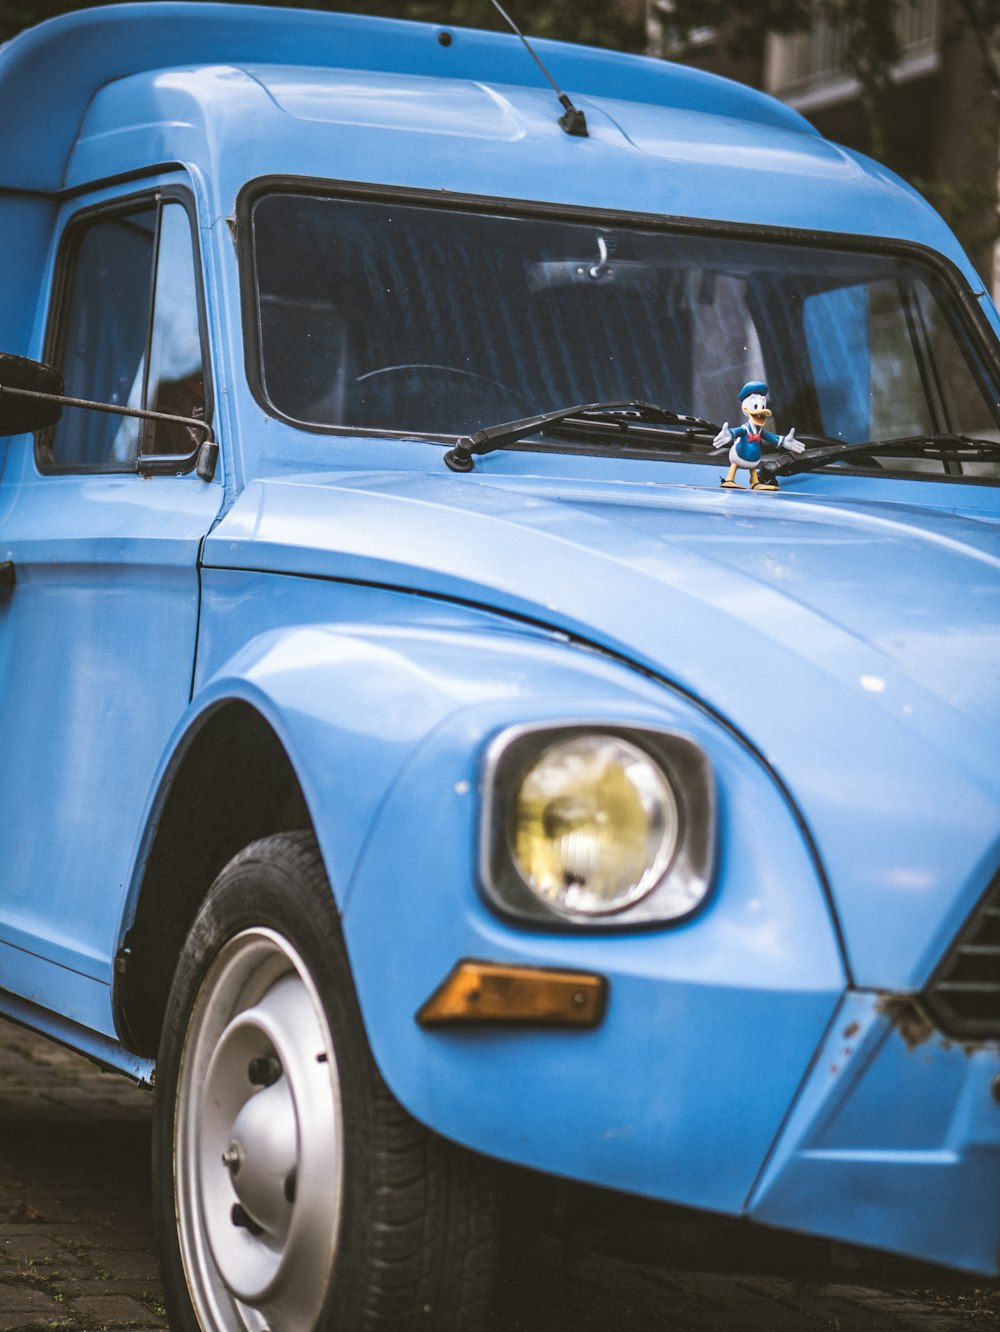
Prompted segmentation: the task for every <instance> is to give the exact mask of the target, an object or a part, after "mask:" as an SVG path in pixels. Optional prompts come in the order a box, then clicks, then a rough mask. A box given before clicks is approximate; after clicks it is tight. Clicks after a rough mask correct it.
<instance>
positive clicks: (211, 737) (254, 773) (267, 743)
mask: <svg viewBox="0 0 1000 1332" xmlns="http://www.w3.org/2000/svg"><path fill="white" fill-rule="evenodd" d="M150 828H151V836H150V838H149V841H148V843H147V846H146V848H145V852H144V856H143V861H142V864H141V869H140V875H139V881H138V885H137V889H136V891H135V893H134V904H135V905H134V913H133V915H132V919H131V922H130V924H129V927H128V929H127V931H126V933H125V937H124V939H123V941H122V947H121V948H120V949H119V951H118V955H117V957H116V961H115V984H114V1012H115V1024H116V1027H117V1029H118V1032H119V1035H120V1036H121V1038H122V1040H123V1041H124V1042H125V1044H126V1045H128V1047H129V1048H130V1049H132V1050H135V1051H136V1052H137V1053H139V1054H142V1055H144V1056H147V1057H149V1058H155V1056H156V1052H157V1046H158V1042H159V1033H160V1027H161V1024H162V1020H163V1013H164V1010H165V1008H166V1002H167V996H168V994H169V991H170V985H171V981H172V978H173V974H174V968H175V966H176V963H177V959H178V957H179V956H180V952H181V948H182V947H183V944H184V940H185V938H186V936H187V933H188V930H189V928H190V926H191V923H192V921H193V920H194V917H195V915H196V914H197V912H198V909H199V907H200V906H201V903H202V902H203V901H204V899H205V896H206V894H207V893H208V890H209V888H210V887H211V885H212V883H213V881H214V880H215V878H216V875H217V874H218V873H219V872H220V870H221V869H222V868H223V866H224V865H226V864H227V863H228V862H229V861H230V860H231V859H232V857H233V856H234V855H236V853H237V852H238V851H240V850H241V849H242V848H243V847H245V846H246V845H247V844H248V843H250V842H253V841H256V840H257V839H258V838H261V837H266V836H269V835H270V834H272V833H278V832H293V831H300V830H311V829H312V821H311V818H310V815H309V810H308V808H307V806H306V801H305V797H304V794H303V791H302V787H301V784H300V782H299V779H298V776H297V774H296V771H295V767H294V765H293V763H292V761H291V758H290V757H289V755H288V752H287V750H286V748H285V745H284V743H283V742H282V740H281V739H280V738H279V736H278V734H277V733H276V731H275V729H274V727H273V726H272V725H271V723H270V721H269V720H268V719H267V718H266V717H265V716H264V715H263V713H262V712H261V711H260V710H259V709H258V708H257V707H255V706H254V705H253V704H252V703H251V702H248V701H247V700H245V699H241V698H230V699H227V700H225V701H222V702H219V703H216V704H215V705H214V706H213V707H211V708H209V709H208V710H207V711H206V712H205V713H204V714H202V715H201V716H200V717H199V718H198V719H197V722H196V723H195V725H194V726H193V727H192V728H191V729H190V730H189V731H188V733H187V735H186V736H185V739H184V742H183V744H182V747H181V748H180V750H179V751H178V752H177V753H176V754H175V756H174V758H173V760H172V762H171V765H170V769H169V771H168V774H167V778H166V780H165V782H164V783H163V786H162V787H161V792H160V796H159V798H158V801H157V808H156V810H155V812H154V817H153V819H152V820H151V823H150Z"/></svg>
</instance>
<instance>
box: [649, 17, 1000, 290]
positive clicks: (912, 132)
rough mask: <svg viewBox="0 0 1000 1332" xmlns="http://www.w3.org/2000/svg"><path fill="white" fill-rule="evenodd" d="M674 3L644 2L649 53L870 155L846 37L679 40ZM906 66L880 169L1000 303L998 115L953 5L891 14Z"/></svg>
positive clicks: (897, 72)
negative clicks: (703, 73)
mask: <svg viewBox="0 0 1000 1332" xmlns="http://www.w3.org/2000/svg"><path fill="white" fill-rule="evenodd" d="M671 18H672V4H671V0H647V32H648V35H649V45H650V50H651V52H652V53H654V54H659V55H664V56H667V57H669V58H670V59H680V60H683V61H684V62H685V63H688V64H694V65H697V66H699V67H700V68H702V69H709V70H712V71H714V72H715V73H719V74H725V75H727V76H728V77H730V78H735V79H738V80H740V81H741V82H743V83H750V84H752V85H753V86H755V87H758V88H763V89H764V90H765V91H767V92H769V93H772V94H773V95H774V96H775V97H779V98H781V100H782V101H784V102H787V103H788V105H789V106H792V107H794V108H795V109H796V110H797V111H800V112H801V113H802V114H803V115H804V116H805V117H806V118H807V119H809V120H810V121H811V122H812V123H813V124H814V125H815V126H816V127H817V129H819V130H820V131H821V132H822V133H823V134H824V135H826V136H827V137H828V138H831V139H834V140H836V141H837V142H839V143H843V144H846V145H848V146H849V147H852V148H858V149H860V150H861V151H863V152H868V151H870V149H871V135H870V127H869V124H868V120H867V118H866V115H865V110H864V107H863V104H862V99H861V96H860V89H859V85H858V82H857V80H856V79H854V78H852V77H850V75H849V74H848V73H847V71H846V70H845V67H844V54H845V45H846V42H845V37H844V34H843V33H842V32H838V31H837V29H835V28H833V27H831V25H830V24H829V23H827V22H825V21H824V20H823V19H821V18H817V20H816V22H815V23H814V24H813V26H812V28H811V29H810V30H809V31H807V32H801V33H795V34H793V35H791V36H779V35H777V34H775V33H769V34H767V36H766V38H765V40H764V41H763V42H762V43H761V42H757V43H748V42H746V41H740V40H739V38H738V36H737V35H736V30H735V28H734V29H733V30H730V29H729V28H728V25H726V26H723V27H720V28H711V27H705V28H701V29H696V30H695V31H693V32H691V33H690V34H688V35H687V37H686V40H685V41H683V42H682V41H681V40H680V35H679V34H678V33H677V32H676V31H675V29H674V28H673V26H672V23H671ZM897 36H898V38H899V42H900V47H901V58H900V60H899V61H898V63H897V64H896V66H895V67H894V69H893V74H892V86H891V89H890V91H889V93H888V94H887V96H886V99H885V104H884V114H883V124H884V145H883V150H882V153H881V156H882V159H883V161H884V162H885V164H886V165H887V166H889V167H891V168H892V169H893V170H894V171H897V172H898V173H899V174H900V175H901V176H903V177H905V179H907V180H908V181H910V182H911V183H913V184H914V185H916V187H917V188H918V189H919V190H921V192H922V193H924V194H925V195H927V196H928V197H929V198H930V199H931V201H932V202H933V203H934V204H935V206H936V207H937V208H939V209H940V210H941V211H942V212H943V213H944V214H945V216H946V217H947V219H948V221H949V222H950V223H951V225H952V226H953V227H954V228H955V230H956V232H957V233H958V235H959V237H960V239H961V240H962V243H963V244H964V245H965V247H966V249H967V250H968V252H969V253H970V255H971V256H972V259H973V262H974V263H975V264H976V266H977V268H978V270H979V272H980V274H981V275H982V277H983V280H984V282H986V283H988V284H989V286H990V288H991V290H992V293H993V296H994V299H1000V244H998V241H1000V225H998V213H997V193H998V163H1000V106H998V103H997V102H996V101H995V100H994V98H993V97H992V96H991V95H990V88H989V83H988V80H987V78H986V75H985V73H984V70H983V63H982V59H981V56H980V53H979V51H978V50H977V48H976V43H975V40H974V39H973V37H972V35H971V33H970V32H969V31H968V28H967V25H966V24H965V22H964V20H963V18H962V15H961V12H960V10H959V7H958V5H957V4H956V3H955V0H910V3H906V4H902V5H900V7H899V12H898V15H897Z"/></svg>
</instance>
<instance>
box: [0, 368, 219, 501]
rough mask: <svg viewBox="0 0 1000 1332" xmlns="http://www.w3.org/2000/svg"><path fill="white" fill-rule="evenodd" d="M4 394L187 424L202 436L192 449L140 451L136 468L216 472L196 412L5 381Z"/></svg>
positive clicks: (208, 435)
mask: <svg viewBox="0 0 1000 1332" xmlns="http://www.w3.org/2000/svg"><path fill="white" fill-rule="evenodd" d="M4 394H12V395H14V396H15V397H18V398H36V399H38V400H39V401H41V402H58V403H61V404H62V406H64V407H86V408H89V409H90V410H91V411H95V412H107V413H109V414H110V415H112V416H133V417H137V418H138V419H139V420H141V421H167V422H171V423H173V424H174V425H184V426H190V427H191V428H192V429H194V430H199V431H201V433H202V435H203V436H204V438H203V439H202V441H201V443H200V444H199V445H198V447H197V448H196V449H192V451H191V452H190V453H147V454H145V455H143V454H140V455H139V457H138V459H137V464H136V467H137V470H138V471H140V472H144V473H147V474H149V475H153V474H164V473H171V472H183V471H187V470H188V469H189V468H191V467H196V468H197V470H198V475H199V476H200V477H201V479H202V480H203V481H211V479H212V477H213V476H214V475H215V464H216V462H217V461H218V456H219V446H218V444H217V443H216V441H215V434H214V433H213V431H212V427H211V426H210V425H209V424H208V422H207V421H202V420H199V418H198V417H196V416H174V415H172V414H171V413H170V412H153V411H148V410H147V409H146V408H144V407H122V406H120V405H119V404H118V403H112V402H91V401H90V400H89V399H87V398H70V397H68V396H67V395H66V394H64V393H40V392H39V391H38V390H37V389H26V388H14V387H12V386H11V385H8V384H0V397H2V396H3V395H4Z"/></svg>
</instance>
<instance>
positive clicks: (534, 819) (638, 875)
mask: <svg viewBox="0 0 1000 1332" xmlns="http://www.w3.org/2000/svg"><path fill="white" fill-rule="evenodd" d="M512 816H513V818H512V825H511V843H512V847H511V849H512V851H513V855H514V861H515V864H516V865H517V868H518V870H519V872H520V874H521V876H522V878H523V879H524V881H525V883H527V885H528V886H529V887H530V888H531V889H532V891H533V892H534V893H536V894H537V895H538V896H539V897H540V898H542V899H543V900H544V901H546V902H549V903H551V904H552V905H553V906H555V907H561V908H563V909H564V910H567V911H578V912H584V913H586V914H589V915H601V914H604V913H608V912H613V911H621V910H622V909H623V908H625V907H627V906H631V905H632V903H634V902H637V901H639V899H640V898H642V897H645V896H646V894H647V893H649V892H651V891H652V889H653V888H655V887H656V885H657V884H658V883H659V881H660V880H661V879H662V877H663V875H664V874H665V873H666V870H667V867H668V866H669V864H670V860H671V857H672V856H673V853H674V849H675V847H676V845H677V839H678V835H679V815H678V808H677V799H676V797H675V795H674V792H673V789H672V787H671V785H670V783H669V781H668V780H667V778H666V776H665V775H664V773H663V772H662V771H661V769H660V768H659V767H658V766H657V765H656V764H655V763H654V762H653V760H652V759H651V758H649V757H648V755H646V754H645V753H643V751H642V750H641V749H639V748H638V747H637V746H635V745H632V744H629V743H628V742H627V741H625V740H621V739H619V738H618V737H617V736H612V735H585V736H579V737H577V738H575V739H572V740H567V741H563V742H561V743H559V744H555V745H552V746H550V747H549V748H548V749H546V750H545V751H544V752H543V753H542V754H541V755H540V756H539V758H538V759H536V761H535V763H534V764H533V765H532V766H531V768H530V769H529V770H528V772H527V773H526V774H525V776H524V779H523V780H522V782H521V787H520V790H519V791H518V793H517V797H516V799H515V802H514V807H513V810H512Z"/></svg>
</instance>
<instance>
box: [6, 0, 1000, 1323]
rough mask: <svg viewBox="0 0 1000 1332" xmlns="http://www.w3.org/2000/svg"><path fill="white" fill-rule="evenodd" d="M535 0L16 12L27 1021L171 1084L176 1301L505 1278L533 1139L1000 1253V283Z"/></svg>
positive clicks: (724, 1191)
mask: <svg viewBox="0 0 1000 1332" xmlns="http://www.w3.org/2000/svg"><path fill="white" fill-rule="evenodd" d="M536 51H537V54H538V55H539V57H540V58H541V60H542V61H543V63H544V66H545V69H546V70H547V71H548V73H549V76H550V78H551V80H552V81H553V82H554V83H555V84H556V85H557V88H558V90H559V91H560V92H561V93H562V101H561V103H560V99H559V98H558V97H557V95H556V92H555V91H553V89H552V87H550V86H549V84H548V83H547V82H546V79H545V78H544V77H543V75H542V73H541V72H540V71H539V69H538V67H537V65H536V64H535V63H534V62H533V61H532V60H531V58H530V55H529V54H528V53H527V52H526V51H525V49H524V47H523V45H522V44H521V42H519V41H518V39H517V37H516V36H514V35H506V34H503V35H498V34H491V33H484V32H473V31H466V30H461V29H456V28H450V27H447V26H433V25H421V24H411V23H403V22H395V21H387V20H376V19H370V18H362V17H356V16H343V15H337V14H332V13H325V12H306V11H301V12H299V11H293V10H288V9H266V8H256V7H252V6H245V7H244V6H233V5H226V4H215V3H197V4H185V3H148V4H147V3H140V4H129V5H122V6H109V7H105V8H100V9H96V10H93V11H89V12H80V13H74V14H69V15H65V16H63V17H60V18H56V19H54V20H52V21H51V22H48V23H44V24H42V25H41V26H40V27H38V28H36V29H34V30H32V31H29V32H27V33H25V34H23V35H22V36H20V37H18V38H17V39H16V40H14V41H13V42H11V43H9V44H8V45H7V46H5V47H4V48H3V49H2V51H0V96H2V98H3V105H4V107H5V108H6V112H5V114H4V116H3V117H2V119H0V140H2V143H0V254H2V256H3V261H2V262H3V278H4V292H5V299H4V301H3V303H2V305H0V350H2V351H3V353H4V355H3V357H2V358H0V433H3V434H4V435H5V436H6V437H7V438H6V439H5V440H4V442H3V446H2V448H0V690H2V693H0V697H2V699H3V725H2V729H0V809H2V811H3V818H2V820H0V1012H2V1013H3V1014H4V1015H5V1016H7V1017H9V1018H11V1019H13V1020H14V1021H17V1022H20V1023H23V1024H25V1025H26V1026H29V1027H31V1028H34V1029H35V1030H37V1031H40V1032H43V1033H45V1034H47V1035H48V1036H50V1037H53V1038H55V1039H56V1040H59V1041H61V1042H63V1043H65V1044H66V1045H69V1046H71V1047H73V1048H74V1049H76V1050H79V1051H82V1052H83V1053H85V1054H87V1055H88V1056H90V1057H91V1058H93V1059H95V1060H97V1061H99V1062H100V1063H101V1064H103V1065H105V1066H106V1067H108V1068H112V1069H117V1070H120V1071H121V1072H122V1073H125V1074H127V1075H130V1076H131V1077H133V1078H134V1079H136V1080H138V1081H140V1082H144V1083H148V1084H150V1085H154V1087H155V1100H156V1109H155V1118H154V1136H155V1143H154V1155H155V1171H156V1184H155V1192H156V1209H157V1217H158V1226H159V1234H160V1247H161V1260H162V1268H163V1276H164V1283H165V1286H166V1289H167V1292H168V1301H169V1315H170V1323H171V1327H172V1328H173V1329H174V1330H175V1332H194V1330H196V1329H201V1330H202V1332H206V1330H207V1332H263V1330H264V1329H270V1332H313V1330H317V1329H318V1330H324V1332H325V1330H326V1329H332V1328H349V1329H352V1330H353V1329H361V1328H367V1327H376V1326H388V1327H394V1328H396V1327H399V1328H402V1327H408V1326H410V1325H416V1324H423V1325H427V1326H433V1327H441V1328H444V1327H451V1326H455V1327H462V1328H471V1327H473V1326H475V1323H476V1320H477V1318H478V1317H479V1316H480V1314H481V1313H482V1311H483V1309H484V1306H485V1302H486V1301H487V1299H488V1293H489V1288H490V1275H491V1271H492V1267H493V1261H494V1250H495V1239H496V1227H497V1222H496V1215H497V1198H498V1195H499V1188H500V1186H499V1183H498V1176H499V1174H500V1166H499V1165H498V1164H497V1163H514V1164H516V1165H521V1166H528V1167H532V1168H535V1169H540V1170H543V1171H547V1172H551V1173H552V1174H554V1175H559V1176H563V1177H567V1178H571V1179H575V1180H580V1181H585V1182H590V1183H594V1184H599V1185H604V1186H610V1187H613V1188H616V1189H620V1190H625V1191H628V1192H631V1193H634V1194H637V1195H645V1196H648V1197H651V1198H655V1199H662V1200H668V1201H670V1202H673V1203H679V1204H685V1205H690V1206H692V1207H697V1208H702V1209H707V1210H709V1211H713V1212H717V1213H722V1214H728V1215H732V1216H740V1215H741V1216H745V1217H748V1218H751V1219H752V1220H755V1221H757V1222H760V1223H762V1224H764V1225H767V1226H774V1227H784V1228H788V1229H791V1230H795V1231H799V1232H804V1233H810V1234H815V1235H822V1236H830V1237H834V1238H838V1239H841V1240H845V1241H848V1242H851V1243H857V1244H862V1245H870V1246H875V1247H878V1248H882V1249H885V1250H892V1251H895V1252H899V1253H904V1254H909V1255H914V1256H918V1257H921V1258H924V1259H930V1260H933V1261H936V1262H939V1263H944V1264H949V1265H953V1266H956V1267H960V1268H964V1269H967V1270H969V1271H974V1272H981V1273H996V1271H997V1258H998V1248H1000V759H998V756H1000V527H998V520H1000V395H998V389H1000V355H998V332H1000V321H998V317H997V313H996V311H995V309H994V307H993V305H992V304H991V302H990V299H989V296H988V295H987V293H986V291H985V290H984V288H983V285H982V283H981V281H980V279H979V278H978V277H977V275H976V273H975V272H974V271H973V270H972V268H971V267H970V265H969V263H968V260H967V259H966V257H965V256H964V255H963V253H962V251H961V250H960V248H959V246H958V244H957V242H956V241H955V239H954V238H953V236H952V234H951V233H950V232H949V230H948V229H947V227H946V226H945V224H944V223H943V222H942V221H941V219H940V218H939V217H938V216H937V215H936V214H935V213H934V212H933V211H932V210H931V209H930V208H929V207H928V206H927V204H926V203H924V202H923V201H922V200H921V199H920V198H919V197H918V196H917V195H916V194H915V193H914V192H913V191H912V190H911V189H909V188H908V187H907V186H906V185H904V184H903V183H902V182H901V181H899V180H898V179H896V178H895V177H893V176H892V175H891V174H890V173H889V172H887V171H886V170H885V169H883V168H882V167H881V166H879V165H877V164H875V163H873V162H870V161H867V160H865V159H864V158H862V157H859V156H858V155H856V154H854V153H852V152H848V151H847V150H845V149H843V148H840V147H837V146H836V145H834V144H831V143H829V142H827V141H825V140H824V139H823V138H821V137H820V136H819V135H818V134H817V133H816V132H815V131H814V130H813V129H812V128H811V127H810V126H809V125H808V124H807V123H806V122H805V121H804V120H802V119H801V118H800V117H799V116H798V115H796V114H795V113H794V112H792V111H790V110H788V109H787V108H785V107H783V106H781V105H779V104H778V103H776V102H773V101H771V100H770V99H768V98H766V97H764V96H762V95H759V94H757V93H755V92H752V91H750V90H748V89H746V88H742V87H739V86H737V85H735V84H732V83H728V82H726V81H724V80H720V79H717V78H713V77H711V76H708V75H705V74H702V73H699V72H697V71H694V70H690V69H682V68H675V67H672V66H671V65H669V64H667V63H663V62H658V61H653V60H648V59H643V58H638V57H632V56H622V55H618V54H615V53H610V52H602V51H594V50H588V49H585V48H583V47H576V46H569V45H562V44H558V43H551V42H541V41H540V42H538V43H537V47H536ZM81 404H83V405H81Z"/></svg>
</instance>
